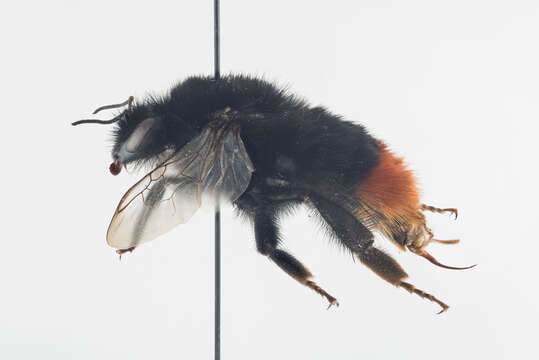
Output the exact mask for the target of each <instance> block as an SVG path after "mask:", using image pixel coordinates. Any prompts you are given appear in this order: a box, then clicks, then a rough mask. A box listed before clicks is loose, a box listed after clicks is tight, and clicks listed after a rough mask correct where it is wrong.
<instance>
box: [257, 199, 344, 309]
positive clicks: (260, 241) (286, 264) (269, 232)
mask: <svg viewBox="0 0 539 360" xmlns="http://www.w3.org/2000/svg"><path fill="white" fill-rule="evenodd" d="M254 228H255V238H256V246H257V249H258V251H259V252H260V253H261V254H263V255H266V256H267V257H269V258H270V259H271V260H272V261H273V262H274V263H275V264H277V266H279V267H280V268H281V269H282V270H284V271H285V272H286V273H287V274H288V275H290V276H291V277H293V278H294V279H296V280H297V281H298V282H300V283H301V284H303V285H305V286H307V287H309V288H311V289H312V290H314V291H315V292H317V293H318V294H320V295H322V296H323V297H325V298H326V299H327V300H328V302H329V306H328V309H329V308H330V307H331V306H333V305H336V306H339V302H338V301H337V299H335V298H334V297H333V296H331V295H330V294H328V293H327V292H326V291H325V290H324V289H322V288H321V287H320V286H318V285H317V284H316V283H315V282H314V281H312V280H310V278H311V277H312V274H311V272H310V271H309V270H308V269H307V268H306V267H305V266H304V265H303V264H302V263H301V262H300V261H299V260H297V259H296V258H295V257H294V256H292V255H290V254H289V253H287V252H286V251H283V250H281V249H278V248H277V247H278V245H279V228H278V225H277V219H276V212H275V210H273V209H264V210H257V212H256V213H255V215H254Z"/></svg>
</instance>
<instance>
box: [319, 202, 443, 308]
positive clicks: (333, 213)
mask: <svg viewBox="0 0 539 360" xmlns="http://www.w3.org/2000/svg"><path fill="white" fill-rule="evenodd" d="M310 200H311V202H312V203H313V204H314V206H315V207H316V209H317V210H318V212H319V213H320V215H321V216H322V218H323V219H324V220H325V221H326V223H327V224H328V225H329V227H330V228H331V230H332V231H333V233H334V235H335V237H336V238H337V239H338V240H339V241H340V242H341V243H342V244H343V245H344V246H345V247H346V248H348V249H349V250H350V251H351V252H352V253H353V254H355V255H356V256H357V257H358V258H359V260H360V261H361V263H363V264H364V265H365V266H367V267H368V268H369V269H371V270H372V271H373V272H374V273H375V274H376V275H378V276H380V277H381V278H382V279H384V280H385V281H387V282H389V283H391V284H393V285H395V286H397V287H402V288H404V289H406V290H408V291H409V292H410V293H414V294H416V295H418V296H420V297H422V298H425V299H428V300H430V301H433V302H435V303H437V304H438V305H440V306H441V308H442V310H441V311H440V313H441V312H444V311H445V310H447V309H448V308H449V306H447V305H446V304H444V303H443V302H442V301H440V300H438V299H437V298H436V297H434V296H433V295H431V294H428V293H426V292H424V291H422V290H420V289H417V288H415V286H413V285H412V284H410V283H407V282H405V281H404V280H405V279H406V278H407V277H408V274H407V273H406V272H405V271H404V269H403V268H402V267H401V266H400V265H399V263H398V262H397V261H395V260H394V259H393V258H392V257H391V256H389V255H387V254H386V253H384V252H383V251H382V250H379V249H377V248H375V247H374V246H373V243H374V236H373V234H372V232H371V231H370V230H369V229H367V228H366V227H365V226H364V225H363V224H362V223H361V222H360V221H359V220H358V219H357V218H356V217H355V216H353V215H352V214H350V213H349V212H348V211H346V210H344V209H343V208H342V207H340V206H338V205H336V204H334V203H333V202H331V201H328V200H325V199H324V198H322V197H316V196H311V197H310Z"/></svg>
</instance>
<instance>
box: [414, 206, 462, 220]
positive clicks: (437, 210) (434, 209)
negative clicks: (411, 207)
mask: <svg viewBox="0 0 539 360" xmlns="http://www.w3.org/2000/svg"><path fill="white" fill-rule="evenodd" d="M420 209H421V210H423V211H430V212H435V213H438V214H443V213H445V212H449V213H452V214H453V215H455V220H456V219H457V217H458V216H459V211H458V210H457V209H455V208H445V209H440V208H437V207H434V206H429V205H425V204H421V206H420Z"/></svg>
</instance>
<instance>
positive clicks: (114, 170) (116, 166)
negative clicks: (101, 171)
mask: <svg viewBox="0 0 539 360" xmlns="http://www.w3.org/2000/svg"><path fill="white" fill-rule="evenodd" d="M109 170H110V173H111V174H112V175H114V176H116V175H118V174H119V173H120V172H121V171H122V162H121V161H120V159H116V160H114V162H113V163H112V164H110V166H109Z"/></svg>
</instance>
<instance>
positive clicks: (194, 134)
mask: <svg viewBox="0 0 539 360" xmlns="http://www.w3.org/2000/svg"><path fill="white" fill-rule="evenodd" d="M122 106H127V109H125V110H124V111H123V112H121V113H120V114H119V115H118V116H116V117H115V118H113V119H112V120H109V121H101V120H81V121H77V122H75V123H73V124H74V125H78V124H82V123H104V124H114V147H113V150H112V158H113V162H112V164H111V166H110V171H111V173H112V174H114V175H116V174H118V173H119V172H120V171H121V169H122V168H123V167H125V166H128V165H131V164H133V165H135V166H149V167H151V169H152V170H151V171H150V172H149V173H148V174H147V175H145V176H144V177H143V178H142V179H141V180H140V181H138V182H137V183H136V184H135V185H134V186H133V187H132V188H131V189H129V191H128V192H127V193H126V194H125V195H124V196H123V197H122V199H121V201H120V203H119V204H118V207H117V208H116V211H115V213H114V215H113V218H112V220H111V223H110V225H109V229H108V231H107V242H108V244H109V245H111V246H112V247H114V248H116V249H117V252H118V253H119V254H120V255H121V254H122V253H124V252H126V251H132V250H133V249H134V248H135V247H137V246H139V245H140V244H142V243H144V242H147V241H150V240H153V239H155V238H156V237H158V236H159V235H161V234H163V233H165V232H167V231H168V230H170V229H171V228H173V227H174V226H176V225H177V224H180V223H185V222H187V221H188V220H189V218H190V217H191V216H192V215H193V214H194V213H195V212H196V211H197V209H198V208H199V207H200V206H201V205H202V204H203V203H204V202H208V201H230V202H232V204H233V205H234V206H235V207H236V208H237V210H238V211H239V212H240V213H241V214H242V215H245V216H246V217H248V218H249V219H250V220H252V224H253V227H254V234H255V240H256V246H257V249H258V251H259V252H260V253H261V254H263V255H265V256H267V257H268V258H269V259H271V260H272V261H273V262H274V263H275V264H276V265H277V266H279V267H280V268H281V269H282V270H283V271H285V272H286V273H287V274H289V275H290V276H291V277H292V278H294V279H296V280H297V281H298V282H299V283H301V284H303V285H305V286H307V287H309V288H311V289H312V290H314V291H315V292H317V293H318V294H320V295H322V296H323V297H325V298H326V299H327V300H328V302H329V307H331V306H332V305H338V302H337V299H336V298H335V297H333V296H332V295H330V294H329V293H328V292H326V291H325V290H324V289H323V288H322V287H320V286H319V285H318V284H317V283H315V282H314V281H313V280H312V277H313V275H312V273H311V272H310V271H309V270H308V269H307V267H305V266H304V265H303V264H302V263H301V262H300V261H299V260H298V259H297V258H296V257H294V256H293V255H291V254H290V253H288V252H286V251H284V250H283V249H282V248H281V246H280V245H281V244H282V241H283V239H282V237H281V235H280V230H279V217H280V216H281V215H282V214H283V213H286V212H287V211H288V210H290V209H291V208H292V207H295V206H298V205H301V204H304V205H307V206H308V207H310V208H312V209H313V210H314V211H315V212H316V213H317V214H318V215H319V216H320V218H321V219H322V220H323V222H324V223H325V224H326V225H327V228H328V229H329V231H330V233H331V235H332V236H333V237H334V238H335V239H336V240H337V241H338V242H339V243H340V244H342V246H343V247H344V248H346V249H348V250H349V251H350V252H351V253H352V254H353V256H354V257H357V258H358V259H359V260H360V262H361V263H362V264H364V265H365V266H366V267H368V268H369V269H371V270H372V271H373V272H374V273H375V274H377V275H378V276H380V277H381V278H382V279H384V280H386V281H388V282H389V283H391V284H393V285H395V286H397V287H401V288H404V289H406V290H408V291H409V292H411V293H415V294H417V295H419V296H420V297H422V298H426V299H428V300H430V301H433V302H435V303H437V304H438V305H439V306H441V311H440V312H443V311H445V310H446V309H447V308H448V306H447V305H446V304H445V303H443V302H442V301H440V300H439V299H437V298H436V297H434V296H433V295H431V294H429V293H427V292H424V291H422V290H420V289H418V288H416V287H415V286H413V285H412V284H410V283H408V282H406V281H405V280H406V278H407V277H408V275H407V273H406V272H405V271H404V269H403V268H402V267H401V266H400V265H399V264H398V263H397V262H396V261H395V260H394V259H393V258H392V257H390V256H389V255H388V254H386V253H385V252H383V251H382V250H380V249H378V248H376V247H375V246H374V245H373V244H374V233H379V234H381V235H382V236H383V237H385V238H387V239H388V240H390V241H391V242H392V243H393V244H395V245H396V246H398V247H399V248H400V249H402V250H405V249H409V250H410V251H412V252H413V253H415V254H417V255H420V256H423V257H424V258H426V259H427V260H429V261H430V262H432V263H434V264H436V265H439V266H442V267H446V268H450V269H466V268H470V267H463V268H456V267H451V266H446V265H443V264H441V263H439V262H438V261H437V260H436V259H435V258H434V257H433V256H432V255H430V254H429V253H428V252H427V251H426V250H425V247H426V246H427V245H428V244H429V243H431V242H439V243H445V244H451V243H456V242H458V240H438V239H436V238H434V235H433V233H432V231H431V230H430V229H429V227H428V226H427V223H426V220H425V215H424V212H425V211H433V212H438V213H444V212H448V213H451V214H453V215H454V216H455V218H456V217H457V214H458V213H457V210H456V209H454V208H443V209H442V208H436V207H433V206H428V205H425V204H422V203H421V201H420V196H419V191H418V189H417V185H416V181H415V179H414V176H413V174H412V172H411V171H410V170H409V169H408V168H407V167H406V166H405V164H404V162H403V159H402V158H400V157H398V156H396V155H395V154H394V153H393V152H391V151H390V150H389V148H388V146H387V145H386V144H385V143H384V142H383V141H381V140H379V139H376V138H374V137H373V136H371V135H370V134H369V133H368V132H367V130H366V129H365V128H364V127H363V126H361V125H359V124H356V123H352V122H350V121H346V120H345V119H343V118H342V117H341V116H338V115H335V114H333V113H331V112H330V111H328V110H327V109H325V108H323V107H312V106H310V105H309V104H308V103H307V102H306V101H305V100H303V99H301V98H299V97H297V96H295V95H293V94H291V93H289V92H288V91H287V90H286V89H283V88H280V87H278V86H276V85H274V84H272V83H270V82H267V81H265V80H263V79H259V78H255V77H249V76H244V75H228V76H224V77H222V78H221V79H219V80H214V79H213V78H211V77H204V76H193V77H190V78H188V79H186V80H184V81H181V82H180V83H178V84H177V85H176V86H174V87H173V88H172V89H171V90H170V91H169V93H168V94H166V95H164V96H161V97H155V96H154V97H149V98H147V99H145V100H143V101H141V102H135V101H134V99H133V98H132V97H130V98H129V99H128V100H127V101H126V102H124V103H122V104H117V105H108V106H104V107H101V108H99V109H97V110H96V111H95V112H94V113H96V112H99V111H101V110H104V109H110V108H117V107H122Z"/></svg>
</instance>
